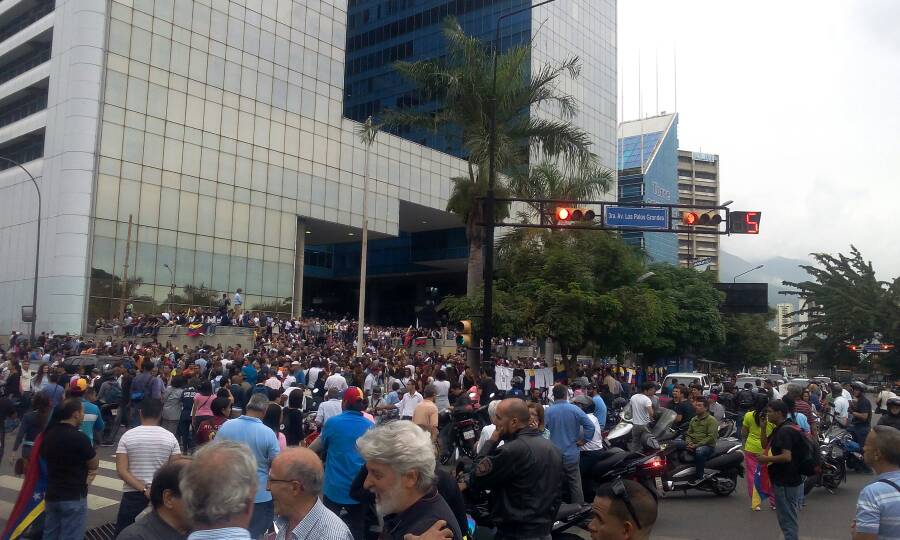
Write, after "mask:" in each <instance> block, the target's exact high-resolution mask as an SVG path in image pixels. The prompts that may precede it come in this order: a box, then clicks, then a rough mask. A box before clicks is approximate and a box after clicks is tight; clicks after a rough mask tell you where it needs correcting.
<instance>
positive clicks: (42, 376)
mask: <svg viewBox="0 0 900 540" xmlns="http://www.w3.org/2000/svg"><path fill="white" fill-rule="evenodd" d="M46 386H50V364H41V367H39V368H38V370H37V373H35V374H34V377H33V378H32V379H31V391H32V392H33V393H35V394H37V393H38V392H40V391H41V390H43V389H44V387H46Z"/></svg>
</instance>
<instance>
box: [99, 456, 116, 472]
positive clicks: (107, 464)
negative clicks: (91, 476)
mask: <svg viewBox="0 0 900 540" xmlns="http://www.w3.org/2000/svg"><path fill="white" fill-rule="evenodd" d="M100 468H101V469H106V470H107V471H114V470H116V464H115V462H113V461H103V460H102V459H101V460H100Z"/></svg>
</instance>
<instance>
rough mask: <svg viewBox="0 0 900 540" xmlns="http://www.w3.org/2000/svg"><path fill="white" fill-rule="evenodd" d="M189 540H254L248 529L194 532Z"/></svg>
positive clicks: (235, 528)
mask: <svg viewBox="0 0 900 540" xmlns="http://www.w3.org/2000/svg"><path fill="white" fill-rule="evenodd" d="M188 540H252V538H250V533H249V532H247V530H246V529H242V528H240V527H225V528H224V529H206V530H203V531H194V532H192V533H191V534H190V536H188Z"/></svg>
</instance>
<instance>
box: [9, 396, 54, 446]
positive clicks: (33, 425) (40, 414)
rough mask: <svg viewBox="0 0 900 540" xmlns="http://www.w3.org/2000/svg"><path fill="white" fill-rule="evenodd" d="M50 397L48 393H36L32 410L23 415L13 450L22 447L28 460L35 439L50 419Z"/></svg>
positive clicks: (32, 401) (32, 402)
mask: <svg viewBox="0 0 900 540" xmlns="http://www.w3.org/2000/svg"><path fill="white" fill-rule="evenodd" d="M51 411H52V409H51V408H50V398H48V397H47V395H46V394H35V396H34V399H32V400H31V410H30V411H29V412H27V413H25V416H23V417H22V424H21V425H20V426H19V432H18V433H17V434H16V442H15V444H13V452H15V451H17V450H18V449H19V447H20V446H21V447H22V458H23V459H25V460H27V459H28V457H29V456H30V455H31V447H32V446H33V445H34V440H35V439H36V438H37V436H38V435H39V434H40V433H41V432H42V431H44V428H46V427H47V423H48V422H49V421H50V413H51Z"/></svg>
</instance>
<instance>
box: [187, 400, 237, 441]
mask: <svg viewBox="0 0 900 540" xmlns="http://www.w3.org/2000/svg"><path fill="white" fill-rule="evenodd" d="M210 409H211V410H212V413H213V416H212V418H207V419H206V420H204V421H202V422H200V425H199V426H197V432H196V433H195V434H194V441H195V442H196V445H197V446H201V445H204V444H206V443H208V442H211V441H212V440H213V439H215V438H216V434H218V432H219V428H220V427H222V424H224V423H225V422H227V421H228V420H229V419H230V418H231V402H230V401H228V398H221V397H217V398H216V399H214V400H213V402H212V406H211V407H210Z"/></svg>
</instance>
